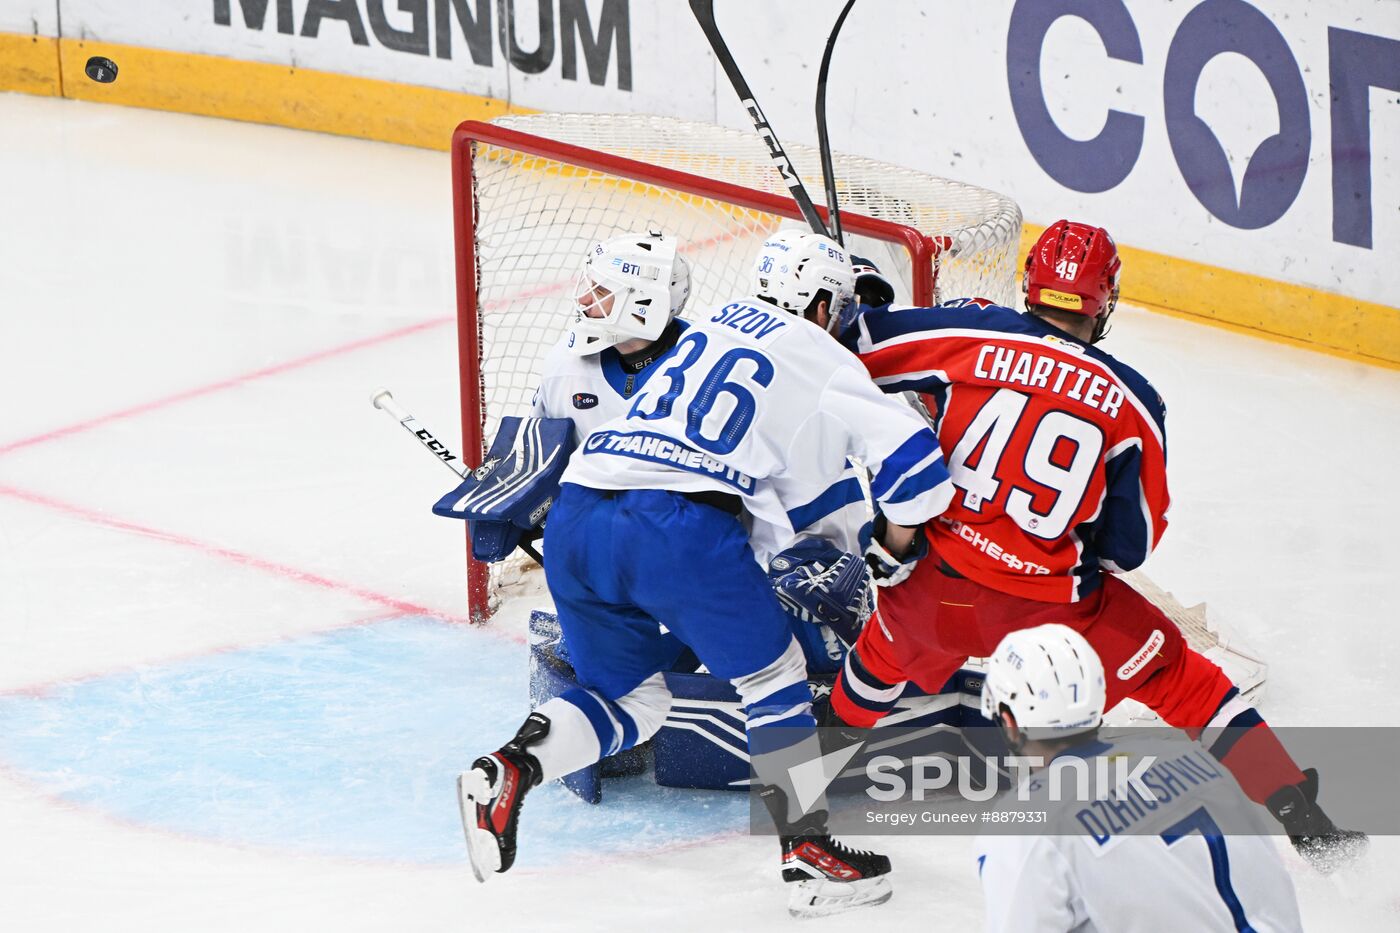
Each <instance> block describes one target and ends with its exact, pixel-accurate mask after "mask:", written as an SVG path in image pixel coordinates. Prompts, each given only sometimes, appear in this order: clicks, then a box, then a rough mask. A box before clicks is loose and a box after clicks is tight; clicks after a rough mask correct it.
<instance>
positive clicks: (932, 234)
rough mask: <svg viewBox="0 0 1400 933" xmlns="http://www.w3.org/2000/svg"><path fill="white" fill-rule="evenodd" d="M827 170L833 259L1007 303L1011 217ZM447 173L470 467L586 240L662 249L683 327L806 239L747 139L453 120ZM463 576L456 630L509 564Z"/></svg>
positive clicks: (877, 178) (886, 177)
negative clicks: (835, 237)
mask: <svg viewBox="0 0 1400 933" xmlns="http://www.w3.org/2000/svg"><path fill="white" fill-rule="evenodd" d="M788 154H789V156H790V157H791V159H792V162H793V164H794V166H795V168H796V170H797V172H798V174H799V175H800V176H801V177H802V178H803V179H804V180H805V181H806V182H807V185H808V191H809V192H810V193H811V194H812V196H813V199H814V200H815V201H817V203H818V205H819V208H818V209H819V210H820V211H822V212H823V214H825V208H824V196H823V193H822V191H821V190H820V189H821V169H820V161H819V155H818V153H817V151H816V150H814V149H810V148H807V147H802V146H792V147H789V149H788ZM834 163H835V174H836V178H837V196H838V198H839V203H840V207H841V216H842V227H843V229H844V232H845V236H846V245H847V246H848V247H849V248H850V250H851V252H852V253H854V254H856V255H859V256H863V257H865V258H867V259H870V260H873V261H874V262H875V263H876V265H878V266H879V267H880V269H881V270H882V271H883V272H884V273H885V274H886V275H887V276H888V277H889V278H890V279H891V280H892V281H893V282H894V284H895V289H896V295H897V300H900V301H908V302H911V303H913V304H916V305H927V304H932V303H934V302H936V301H938V300H942V299H947V298H955V297H968V296H972V297H982V298H989V299H991V300H992V301H995V302H997V303H998V304H1005V305H1011V306H1015V305H1016V302H1017V285H1016V281H1017V276H1016V273H1017V263H1018V251H1019V246H1020V236H1021V211H1020V208H1019V207H1018V206H1017V205H1016V203H1015V202H1014V201H1012V200H1011V199H1010V198H1008V197H1006V196H1004V195H1001V194H997V193H995V192H992V191H988V190H986V189H983V188H978V187H975V186H973V185H968V184H964V183H961V182H957V181H952V180H949V179H945V178H939V177H937V176H933V175H928V174H925V173H921V172H917V171H914V170H911V169H907V168H903V167H900V166H895V165H890V164H886V163H881V162H877V161H874V160H871V159H866V158H861V157H857V156H851V155H845V154H841V153H836V154H835V155H834ZM452 172H453V193H454V213H455V229H456V254H457V257H456V258H457V293H458V318H459V327H458V341H459V359H460V363H461V375H462V379H461V406H462V408H461V411H462V430H463V445H462V446H463V451H464V457H465V458H466V459H467V460H468V462H469V463H470V464H471V465H472V466H476V465H478V464H479V463H480V462H481V458H482V457H483V456H484V454H485V450H486V446H487V444H488V443H489V440H490V438H491V437H493V436H494V434H495V432H496V427H497V425H498V424H499V421H500V419H501V418H502V417H505V416H508V415H524V414H527V413H528V411H529V407H530V402H531V399H532V396H533V393H534V387H535V385H536V382H537V381H538V377H539V368H540V365H541V363H542V361H543V359H544V357H545V355H546V354H547V353H548V351H549V349H550V348H551V347H552V346H553V345H554V344H555V343H556V342H557V341H558V339H559V337H560V336H561V334H562V332H563V330H564V326H565V324H566V323H567V321H568V318H569V315H570V312H571V300H570V296H571V292H572V286H573V283H574V279H575V277H576V275H577V273H578V270H579V268H580V265H581V262H582V257H583V255H584V251H585V250H586V249H587V248H588V247H589V246H590V245H592V244H593V243H594V242H596V241H598V240H600V239H604V238H606V237H609V236H614V235H618V234H622V233H630V232H637V231H642V230H646V229H656V230H660V231H662V232H664V233H668V234H671V235H674V236H676V237H678V238H679V240H680V241H681V243H682V251H683V253H684V255H686V257H687V258H688V259H689V260H690V264H691V271H692V277H691V297H690V302H689V304H688V306H687V315H693V314H698V313H699V312H700V311H702V310H703V309H705V308H707V307H709V306H711V305H713V304H715V303H717V302H725V301H729V300H732V299H733V298H735V297H737V296H739V295H742V294H744V293H746V292H748V291H749V290H750V288H751V286H750V284H749V274H750V269H751V266H752V262H753V256H754V254H755V252H756V249H757V246H758V245H759V244H760V243H761V242H762V240H763V239H764V238H765V237H766V236H768V235H769V234H771V233H772V232H773V231H775V230H777V229H779V228H780V227H783V226H794V225H795V226H805V225H803V224H802V222H801V220H800V217H801V215H800V213H799V212H798V209H797V206H796V204H795V203H794V202H793V201H792V199H791V196H790V195H789V193H788V190H787V187H786V185H785V183H784V181H783V179H782V177H781V175H780V174H779V173H778V171H777V169H776V168H774V166H773V163H772V161H771V158H770V156H769V153H768V149H767V146H766V145H765V143H764V142H763V141H762V140H761V139H760V138H759V137H758V136H756V135H755V134H754V133H752V132H741V131H738V130H732V129H727V128H724V127H719V126H714V125H709V124H700V123H692V122H687V121H682V120H676V119H671V118H666V117H654V116H641V115H596V114H538V115H530V116H511V117H503V118H500V119H498V120H495V121H493V122H491V123H479V122H467V123H463V124H462V125H461V126H459V127H458V128H457V131H456V133H455V134H454V137H453V144H452ZM467 564H468V566H467V577H468V592H469V600H470V605H471V613H472V617H473V618H475V619H478V620H485V619H487V618H489V617H490V615H491V613H492V612H493V611H494V610H495V608H496V605H497V602H498V591H499V590H500V588H501V587H502V586H503V585H505V584H507V583H509V582H512V581H514V580H515V579H516V578H518V576H519V575H520V574H521V573H522V570H523V567H524V565H523V564H522V563H516V562H512V561H506V562H502V564H498V565H495V567H493V568H488V567H486V566H485V565H482V564H479V563H478V562H476V561H473V560H472V559H471V557H470V552H469V549H468V558H467ZM1135 582H1137V581H1135ZM1148 585H1150V584H1148ZM1167 599H1168V600H1170V598H1169V597H1167ZM1167 605H1168V606H1169V607H1170V608H1169V609H1168V612H1169V614H1172V615H1173V618H1174V620H1175V621H1177V622H1178V624H1179V625H1181V626H1182V628H1183V630H1184V631H1185V632H1186V634H1187V637H1188V640H1190V641H1191V642H1192V644H1193V645H1196V646H1197V647H1198V648H1201V649H1203V650H1205V649H1211V650H1213V649H1214V648H1216V647H1217V646H1218V645H1219V644H1220V639H1219V637H1218V636H1217V635H1216V634H1215V633H1214V632H1212V631H1211V629H1210V628H1209V627H1208V626H1206V625H1205V622H1204V616H1203V613H1199V612H1197V613H1196V614H1195V615H1193V612H1194V611H1193V610H1186V609H1184V608H1183V607H1180V606H1179V604H1176V603H1175V601H1169V602H1168V604H1167ZM1196 615H1199V616H1200V618H1199V619H1197V618H1196ZM1260 679H1261V680H1262V676H1261V678H1260Z"/></svg>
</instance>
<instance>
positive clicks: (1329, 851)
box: [1267, 768, 1370, 875]
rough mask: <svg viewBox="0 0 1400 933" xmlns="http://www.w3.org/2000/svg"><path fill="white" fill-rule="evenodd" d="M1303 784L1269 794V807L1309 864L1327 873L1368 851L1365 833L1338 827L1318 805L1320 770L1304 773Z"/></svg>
mask: <svg viewBox="0 0 1400 933" xmlns="http://www.w3.org/2000/svg"><path fill="white" fill-rule="evenodd" d="M1303 776H1304V778H1305V780H1304V781H1303V783H1301V784H1291V785H1289V786H1288V787H1284V788H1281V789H1279V790H1277V791H1275V792H1274V793H1273V795H1272V796H1271V797H1269V800H1268V803H1267V806H1268V808H1269V812H1270V813H1272V814H1273V815H1274V816H1275V818H1277V819H1278V821H1279V822H1280V823H1282V824H1283V828H1284V831H1285V832H1287V833H1288V838H1289V841H1291V842H1292V843H1293V848H1295V849H1297V850H1298V854H1299V855H1301V856H1302V857H1303V858H1304V859H1305V860H1306V861H1307V862H1308V864H1310V865H1312V867H1313V868H1315V869H1317V870H1318V871H1319V872H1321V873H1322V874H1324V875H1328V874H1331V873H1332V872H1334V871H1336V870H1337V869H1338V868H1341V867H1342V866H1343V865H1345V864H1347V863H1349V862H1352V861H1354V860H1356V859H1358V858H1360V857H1361V856H1362V855H1364V854H1365V853H1366V849H1367V847H1368V846H1369V845H1370V840H1369V839H1368V838H1367V837H1366V834H1365V833H1362V832H1357V831H1356V830H1351V829H1338V828H1337V826H1336V824H1334V823H1333V822H1332V820H1331V819H1330V818H1329V817H1328V816H1327V814H1326V813H1323V812H1322V808H1321V807H1319V806H1318V805H1317V769H1316V768H1308V769H1307V770H1306V771H1304V772H1303Z"/></svg>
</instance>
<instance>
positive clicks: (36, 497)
mask: <svg viewBox="0 0 1400 933" xmlns="http://www.w3.org/2000/svg"><path fill="white" fill-rule="evenodd" d="M0 496H9V497H10V498H12V499H19V500H21V501H23V502H29V503H31V504H33V505H41V506H44V507H45V508H49V509H53V510H55V511H58V512H62V513H64V514H65V515H70V516H72V517H74V518H77V519H80V520H82V521H85V522H89V523H90V524H94V525H102V526H105V527H107V528H112V529H115V530H117V531H125V532H128V533H130V534H136V535H141V536H142V537H145V538H154V539H155V540H157V541H165V542H167V543H169V544H178V545H180V546H181V547H187V548H191V549H193V550H196V551H202V552H203V553H205V554H208V555H210V556H213V557H219V558H222V559H224V560H227V561H230V562H232V563H235V564H242V565H243V566H245V567H252V568H254V569H257V570H262V571H266V572H267V573H272V574H276V575H277V576H280V577H286V578H287V579H291V580H296V581H298V582H300V583H306V584H310V585H311V586H318V587H321V588H322V589H326V590H334V591H336V592H340V593H349V594H350V595H352V596H358V597H359V598H360V599H365V600H368V601H370V602H372V603H378V604H379V605H381V606H386V607H388V608H389V609H393V610H395V611H396V612H402V613H407V614H412V615H425V616H432V617H434V618H438V619H443V620H444V621H448V622H466V621H467V620H466V619H463V618H459V617H457V616H452V615H448V614H446V613H443V612H440V611H439V610H437V609H432V608H429V607H428V606H420V605H418V604H417V603H411V602H408V601H406V600H402V599H397V598H395V597H393V596H386V595H385V594H383V593H377V592H375V591H374V590H370V589H366V588H364V587H362V586H356V585H354V584H352V583H342V582H340V581H339V580H332V579H331V578H330V577H323V576H321V575H320V574H317V573H311V572H310V571H307V570H298V569H297V568H295V567H290V566H288V565H286V564H279V563H277V562H276V561H272V560H267V559H265V558H262V557H255V556H253V555H252V554H245V553H244V552H242V551H235V550H233V549H232V548H226V547H221V546H219V545H217V544H210V543H208V542H205V541H199V540H197V539H195V538H190V537H186V536H185V535H181V534H176V533H175V532H171V531H161V530H160V529H158V528H151V527H148V526H146V525H138V524H136V523H135V522H128V521H125V520H123V519H120V518H113V517H111V516H108V515H104V514H102V513H101V512H97V511H94V510H92V509H87V508H83V507H82V506H79V505H73V504H71V503H67V502H60V501H59V500H57V499H52V498H50V497H48V496H45V495H41V494H40V493H37V492H30V491H28V490H24V489H17V488H15V487H13V486H0Z"/></svg>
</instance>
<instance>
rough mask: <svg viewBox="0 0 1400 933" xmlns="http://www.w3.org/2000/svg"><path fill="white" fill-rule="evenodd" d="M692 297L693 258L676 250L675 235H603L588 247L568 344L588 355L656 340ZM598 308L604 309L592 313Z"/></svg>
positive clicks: (576, 291)
mask: <svg viewBox="0 0 1400 933" xmlns="http://www.w3.org/2000/svg"><path fill="white" fill-rule="evenodd" d="M689 297H690V264H689V263H687V262H686V261H685V257H683V256H681V255H680V254H679V253H677V252H676V239H675V238H674V237H669V236H664V235H663V234H660V233H656V232H651V233H644V234H627V235H625V236H619V237H613V238H611V239H608V240H603V241H602V242H601V243H597V244H595V245H594V246H593V248H591V249H590V250H589V251H588V256H587V258H586V259H584V261H583V268H582V269H581V270H579V275H578V280H577V281H576V282H575V284H574V317H573V321H572V322H570V324H569V337H568V341H567V343H568V347H569V349H570V350H571V351H572V352H574V353H577V354H578V355H579V356H587V355H588V354H590V353H597V352H598V351H599V350H602V349H604V348H606V347H610V346H612V345H613V344H616V343H621V342H622V341H624V340H638V339H640V340H648V341H651V340H656V339H657V338H659V337H660V336H661V332H662V331H664V330H665V329H666V325H667V324H669V323H670V322H671V319H672V318H673V317H675V316H676V315H677V314H680V312H681V309H682V308H684V307H685V302H686V299H687V298H689ZM609 299H611V304H607V302H608V300H609ZM595 309H596V310H605V313H604V314H602V315H601V316H600V317H590V316H589V313H588V312H589V311H590V310H595ZM595 313H596V311H595Z"/></svg>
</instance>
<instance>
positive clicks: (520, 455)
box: [433, 417, 574, 563]
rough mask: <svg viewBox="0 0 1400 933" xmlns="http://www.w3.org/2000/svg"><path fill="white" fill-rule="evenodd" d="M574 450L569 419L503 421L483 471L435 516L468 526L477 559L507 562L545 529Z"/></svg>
mask: <svg viewBox="0 0 1400 933" xmlns="http://www.w3.org/2000/svg"><path fill="white" fill-rule="evenodd" d="M573 449H574V423H573V421H571V420H569V419H568V418H517V417H509V418H502V419H501V426H500V429H499V430H498V431H497V432H496V439H495V440H494V441H492V443H491V449H490V450H489V451H488V452H487V454H486V459H485V460H483V461H482V464H481V466H479V467H478V468H477V469H476V470H474V471H472V473H471V474H470V475H469V476H468V477H467V478H466V479H465V480H463V481H462V483H461V484H460V485H459V486H458V487H457V488H456V489H454V490H452V491H451V492H449V493H448V494H447V495H445V496H443V497H442V498H441V499H439V500H438V502H437V504H436V505H434V506H433V514H435V515H442V516H444V517H446V518H460V519H464V520H465V521H466V522H467V523H468V525H469V526H470V527H471V537H472V557H474V558H476V559H477V560H479V561H483V562H486V563H494V562H496V561H500V560H504V559H505V558H507V557H509V556H510V555H511V554H512V553H513V552H514V551H515V549H516V548H517V547H519V546H521V545H522V543H527V542H528V541H529V540H533V538H534V537H538V535H530V537H528V538H527V537H526V536H527V535H528V534H529V533H530V532H532V531H535V530H536V529H538V528H540V527H541V526H543V524H544V519H545V516H546V515H547V514H548V513H549V509H550V507H551V506H552V505H554V500H555V499H556V498H557V497H558V494H559V477H560V476H562V475H563V473H564V467H565V466H567V465H568V462H569V454H570V453H572V452H573ZM527 549H528V546H527Z"/></svg>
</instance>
